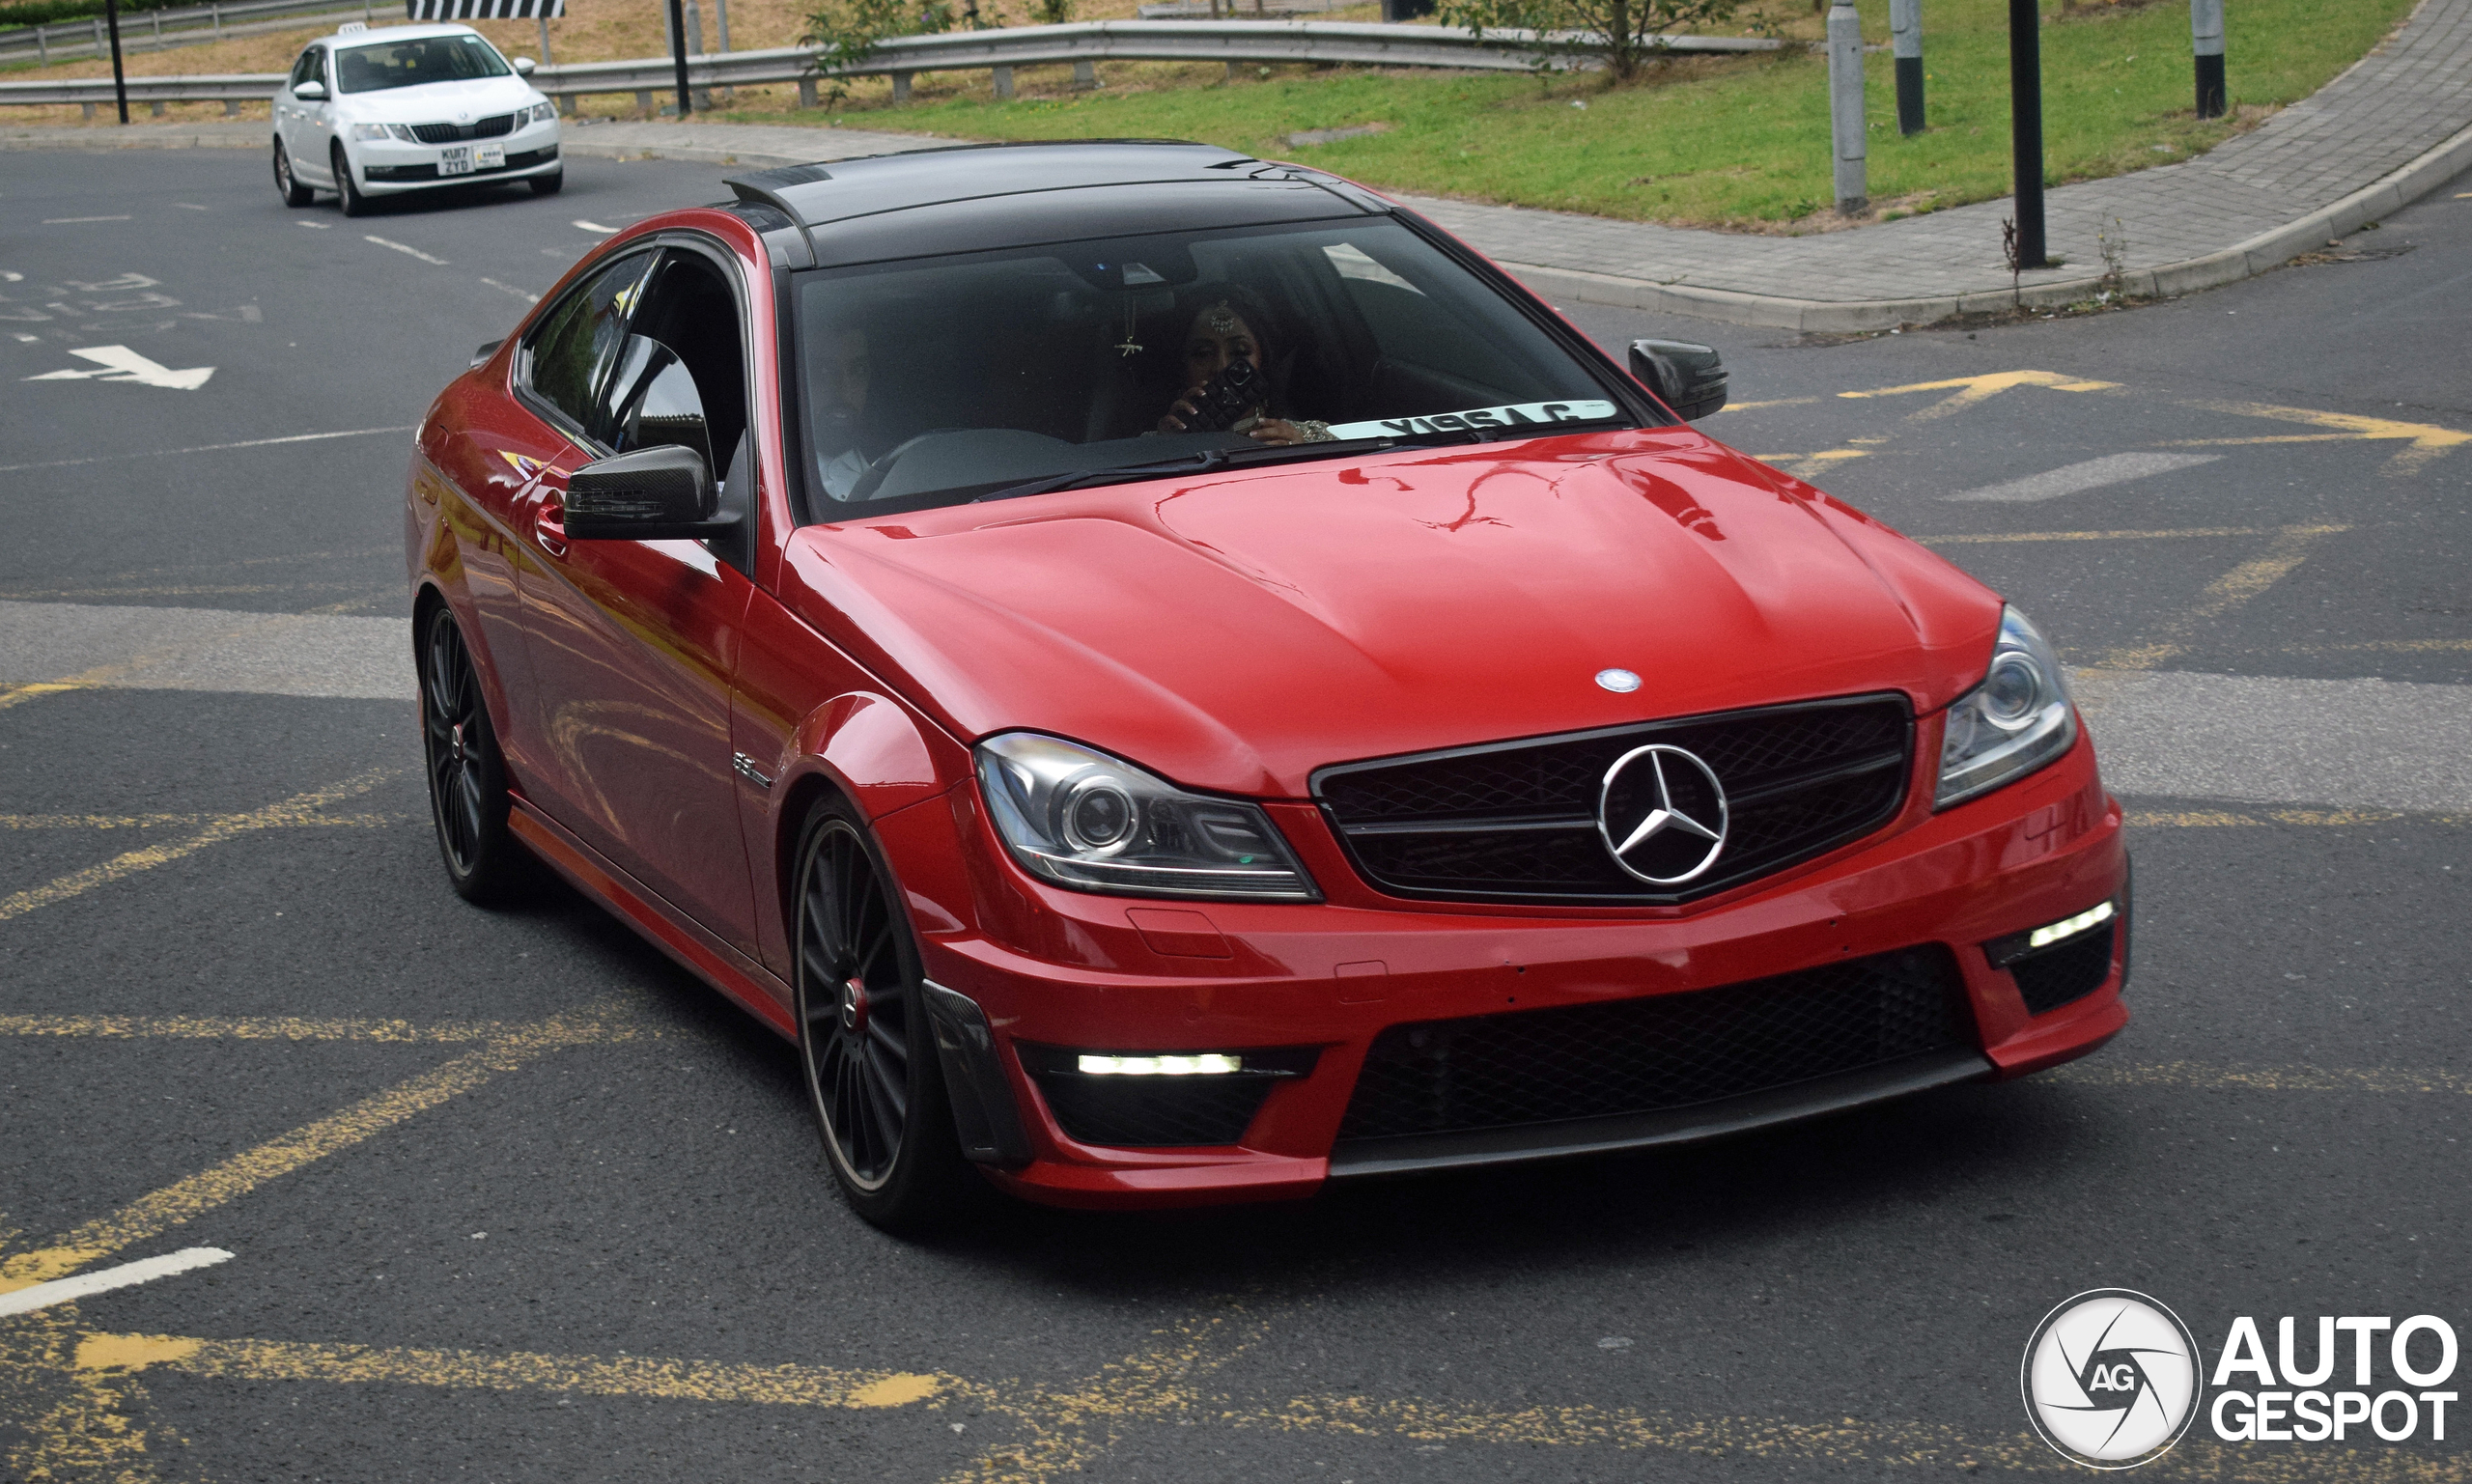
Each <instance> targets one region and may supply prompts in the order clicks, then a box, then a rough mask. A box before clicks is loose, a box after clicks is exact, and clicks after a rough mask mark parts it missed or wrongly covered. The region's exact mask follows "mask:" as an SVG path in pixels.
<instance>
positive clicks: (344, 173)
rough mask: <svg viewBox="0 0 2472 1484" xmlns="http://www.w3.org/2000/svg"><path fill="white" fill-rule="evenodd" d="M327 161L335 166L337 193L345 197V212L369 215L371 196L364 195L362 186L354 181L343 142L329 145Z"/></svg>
mask: <svg viewBox="0 0 2472 1484" xmlns="http://www.w3.org/2000/svg"><path fill="white" fill-rule="evenodd" d="M327 163H328V164H329V165H331V166H332V167H333V168H334V172H335V194H336V195H338V196H341V197H342V198H343V207H344V214H345V215H346V216H367V215H368V214H369V198H368V197H367V196H364V195H362V194H361V193H360V187H359V186H357V185H355V184H353V183H352V179H351V159H350V158H348V157H347V156H346V155H345V154H344V147H343V145H342V144H341V143H336V144H333V145H330V146H328V147H327Z"/></svg>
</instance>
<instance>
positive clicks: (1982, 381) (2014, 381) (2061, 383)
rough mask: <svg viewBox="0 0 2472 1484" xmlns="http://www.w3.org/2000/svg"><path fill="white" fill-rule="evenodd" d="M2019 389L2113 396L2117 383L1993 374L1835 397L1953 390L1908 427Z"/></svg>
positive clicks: (2044, 373)
mask: <svg viewBox="0 0 2472 1484" xmlns="http://www.w3.org/2000/svg"><path fill="white" fill-rule="evenodd" d="M2019 386H2042V387H2048V388H2050V389H2051V390H2053V391H2056V392H2116V391H2119V390H2120V389H2121V384H2120V383H2119V382H2118V381H2090V380H2088V379H2086V378H2083V377H2065V376H2061V375H2059V374H2058V373H2056V372H2050V371H1997V372H1993V373H1991V374H1990V375H1988V376H1980V377H1952V378H1950V379H1948V380H1946V381H1915V382H1911V383H1909V384H1907V385H1904V386H1883V387H1881V388H1879V389H1878V390H1876V391H1868V392H1839V393H1838V394H1837V395H1838V396H1840V397H1842V398H1846V399H1848V400H1854V401H1860V400H1862V399H1864V398H1869V397H1903V396H1908V395H1910V394H1912V393H1915V392H1944V391H1951V390H1952V389H1953V391H1954V395H1952V396H1950V397H1946V398H1943V399H1941V400H1940V401H1938V402H1935V403H1933V404H1932V405H1931V406H1927V407H1924V409H1923V410H1922V411H1920V412H1915V413H1911V414H1909V415H1908V416H1907V417H1906V421H1907V422H1910V423H1927V422H1931V421H1934V420H1936V419H1938V418H1943V417H1947V416H1950V415H1951V414H1952V413H1956V412H1962V411H1964V410H1965V409H1966V408H1968V407H1970V406H1974V405H1975V404H1977V403H1979V402H1985V401H1988V400H1989V399H1991V398H1993V397H1997V396H1999V395H2000V394H2001V393H2002V392H2005V391H2009V390H2010V389H2012V388H2014V387H2019Z"/></svg>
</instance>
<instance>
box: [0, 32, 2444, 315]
mask: <svg viewBox="0 0 2472 1484" xmlns="http://www.w3.org/2000/svg"><path fill="white" fill-rule="evenodd" d="M265 132H266V126H264V125H263V124H253V123H240V124H204V125H141V126H130V127H128V128H125V129H124V128H113V129H102V128H74V127H69V128H62V127H22V126H21V127H15V128H11V127H7V126H0V149H58V148H63V147H79V146H91V145H94V144H99V143H103V142H104V141H105V140H106V139H108V141H109V143H111V144H113V145H122V146H156V147H174V148H177V147H182V146H199V147H212V146H229V147H245V148H250V149H256V148H261V147H262V146H263V145H264V142H265V139H264V136H265ZM568 138H569V143H568V145H567V148H568V150H569V152H570V153H572V154H597V155H620V156H626V157H662V158H671V159H699V160H711V161H714V162H716V163H724V164H744V165H755V166H761V165H771V164H794V163H803V162H805V161H809V160H819V159H824V160H829V159H846V158H849V157H851V156H853V155H858V154H884V153H889V152H897V151H905V150H917V149H932V148H935V147H937V146H939V145H942V144H947V143H950V142H951V141H948V140H941V139H932V138H927V137H922V136H920V135H916V134H889V133H869V132H865V131H863V130H859V129H846V128H804V127H791V126H752V125H732V124H693V123H688V124H660V123H645V124H604V125H595V126H583V127H576V128H574V129H572V130H571V131H570V133H569V136H568ZM2467 168H2472V0H2422V4H2421V5H2420V7H2419V9H2417V10H2416V11H2414V12H2413V13H2412V15H2411V16H2410V18H2409V19H2407V20H2406V21H2405V22H2404V23H2403V24H2402V27H2400V28H2399V29H2398V30H2397V32H2396V34H2395V35H2394V36H2393V37H2391V38H2389V39H2388V40H2387V41H2386V42H2384V43H2382V44H2381V45H2379V46H2378V47H2377V48H2375V49H2374V50H2373V51H2372V52H2371V53H2370V54H2369V55H2368V56H2367V57H2364V58H2363V59H2361V61H2360V62H2359V63H2358V64H2357V65H2355V66H2354V67H2352V68H2351V69H2350V70H2347V71H2346V72H2344V73H2343V74H2342V75H2341V76H2339V77H2337V78H2336V79H2335V80H2334V81H2333V82H2330V83H2328V84H2327V85H2326V86H2325V87H2324V88H2322V89H2320V90H2319V91H2318V93H2317V94H2316V95H2315V96H2314V97H2311V98H2306V99H2303V100H2302V101H2300V102H2298V103H2295V104H2293V105H2291V106H2290V107H2289V108H2286V109H2284V110H2283V111H2282V112H2280V113H2278V114H2276V115H2275V116H2274V117H2273V118H2271V119H2269V120H2267V121H2266V122H2265V123H2264V124H2263V125H2261V126H2259V127H2258V128H2256V129H2253V130H2251V131H2250V132H2248V133H2246V134H2242V135H2239V136H2238V137H2236V138H2233V139H2231V140H2229V141H2226V142H2225V143H2224V144H2222V145H2221V146H2219V147H2217V148H2216V149H2214V150H2212V151H2211V152H2209V153H2207V154H2204V155H2202V156H2200V157H2198V158H2196V159H2192V160H2188V161H2186V162H2183V163H2180V164H2176V165H2163V166H2159V167H2157V168H2155V169H2151V170H2142V171H2138V172H2136V173H2135V174H2132V175H2125V176H2118V177H2114V178H2113V179H2110V180H2105V181H2090V182H2082V183H2079V184H2074V185H2064V186H2060V187H2057V188H2055V189H2053V190H2051V191H2049V192H2047V193H2046V196H2045V210H2046V213H2047V222H2048V229H2047V230H2048V237H2049V241H2050V244H2051V251H2052V252H2053V253H2054V254H2056V255H2058V257H2059V258H2060V259H2061V260H2062V266H2059V267H2057V268H2050V269H2044V270H2041V271H2037V272H2032V273H2028V274H2025V275H2024V278H2023V284H2022V298H2023V301H2024V302H2025V303H2027V304H2028V305H2048V304H2063V303H2069V302H2073V301H2075V300H2078V299H2083V298H2089V297H2092V296H2093V294H2095V293H2096V292H2097V291H2098V290H2099V289H2101V288H2103V287H2104V286H2105V281H2104V278H2103V274H2104V264H2103V261H2102V254H2101V248H2100V244H2099V242H2098V239H2097V238H2098V234H2108V235H2110V236H2112V237H2114V238H2119V239H2121V240H2122V241H2123V242H2124V243H2125V245H2126V256H2125V259H2124V261H2123V271H2122V273H2121V287H2123V288H2124V289H2125V290H2126V291H2127V292H2130V293H2132V294H2181V293H2189V292H2194V291H2196V290H2199V289H2205V288H2211V287H2213V286H2215V285H2218V284H2224V283H2230V282H2232V281H2233V280H2235V279H2239V278H2245V277H2248V276H2249V275H2251V274H2253V273H2261V272H2263V271H2265V270H2266V269H2268V268H2271V267H2273V266H2276V265H2278V264H2281V263H2284V262H2286V261H2288V260H2289V259H2290V258H2292V257H2294V256H2296V255H2298V254H2300V253H2303V252H2306V251H2309V250H2310V249H2312V248H2314V247H2318V246H2322V245H2323V244H2324V243H2325V242H2326V241H2327V240H2328V239H2329V238H2336V237H2341V236H2343V235H2345V234H2347V233H2349V232H2352V231H2354V230H2356V229H2357V228H2358V227H2360V226H2361V225H2362V224H2363V223H2365V222H2372V221H2376V220H2378V219H2380V218H2381V217H2383V216H2386V215H2388V214H2390V213H2392V212H2394V211H2396V210H2401V209H2402V207H2403V206H2405V205H2406V204H2408V203H2410V202H2412V201H2414V200H2417V199H2419V198H2420V197H2422V196H2425V195H2428V194H2430V192H2432V191H2435V190H2437V189H2438V188H2439V187H2441V186H2443V185H2445V184H2446V183H2447V182H2449V181H2451V180H2453V179H2455V178H2456V177H2457V176H2458V175H2460V174H2461V173H2463V172H2464V171H2465V170H2466V169H2467ZM1408 199H1409V200H1410V201H1411V202H1412V204H1414V205H1415V206H1416V207H1417V209H1418V210H1421V211H1423V212H1425V213H1426V214H1427V215H1429V216H1431V217H1432V218H1433V219H1434V220H1436V221H1438V222H1440V223H1442V224H1443V225H1444V226H1445V227H1447V228H1448V229H1450V230H1451V231H1452V232H1455V233H1457V234H1459V235H1460V236H1461V237H1462V238H1466V239H1467V240H1468V241H1470V242H1472V243H1474V244H1475V246H1476V247H1478V248H1479V249H1481V250H1482V251H1483V252H1485V253H1486V254H1488V255H1489V256H1491V257H1493V258H1494V259H1496V260H1497V261H1499V262H1501V263H1502V264H1503V265H1504V266H1507V267H1509V268H1511V269H1512V270H1513V271H1514V272H1516V273H1518V274H1519V275H1520V277H1522V278H1523V279H1525V280H1527V281H1528V282H1529V283H1530V284H1531V285H1533V286H1534V287H1535V288H1537V289H1538V290H1539V291H1540V292H1543V293H1547V294H1554V295H1555V296H1557V297H1558V298H1571V299H1577V300H1580V301H1583V302H1588V303H1600V304H1617V305H1622V306H1626V307H1631V308H1638V309H1648V310H1659V311H1663V312H1667V313H1675V314H1686V315H1695V316H1699V317H1701V318H1704V319H1713V320H1725V321H1730V322H1735V323H1745V324H1762V325H1774V326H1778V327H1782V328H1785V329H1798V330H1805V331H1813V332H1845V331H1857V330H1868V329H1885V328H1888V327H1890V326H1892V325H1896V324H1901V323H1902V324H1916V323H1928V322H1932V321H1935V320H1941V319H1946V318H1949V317H1950V316H1952V315H1956V314H1961V313H1969V312H1974V311H1983V310H1996V309H2001V308H2005V307H2007V306H2008V305H2009V304H2010V302H2011V301H2012V298H2011V296H2012V293H2017V292H2019V291H2018V290H2017V289H2014V288H2012V285H2011V283H2010V280H2009V272H2008V270H2007V268H2006V267H2005V266H2003V265H2002V263H2001V252H2000V241H2001V222H2002V220H2003V218H2005V217H2007V216H2008V215H2009V213H2010V210H2011V205H2010V203H2009V201H2008V200H2006V199H2002V200H1998V201H1985V202H1980V203H1978V204H1976V205H1974V206H1967V207H1957V208H1953V209H1952V210H1945V211H1934V212H1930V213H1928V214H1925V215H1922V216H1910V217H1905V218H1903V219H1900V220H1898V221H1894V222H1885V223H1880V224H1877V225H1873V226H1868V227H1861V228H1856V229H1853V230H1850V231H1844V232H1834V233H1827V234H1821V235H1815V236H1810V237H1799V238H1791V237H1760V236H1751V235H1743V234H1734V233H1721V232H1703V231H1698V230H1694V229H1691V228H1682V227H1661V226H1656V225H1653V224H1649V223H1644V222H1626V221H1613V220H1608V219H1606V218H1603V217H1595V216H1583V215H1577V214H1574V213H1570V212H1563V211H1538V210H1527V209H1525V208H1519V207H1500V206H1479V205H1475V204H1472V203H1469V202H1462V201H1445V200H1437V199H1430V198H1423V197H1410V198H1408Z"/></svg>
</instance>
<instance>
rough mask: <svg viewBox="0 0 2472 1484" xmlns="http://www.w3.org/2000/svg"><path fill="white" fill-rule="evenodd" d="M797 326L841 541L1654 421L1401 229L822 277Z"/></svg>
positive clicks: (809, 411)
mask: <svg viewBox="0 0 2472 1484" xmlns="http://www.w3.org/2000/svg"><path fill="white" fill-rule="evenodd" d="M797 314H798V334H799V343H800V348H801V378H802V381H803V386H802V388H801V404H802V406H803V409H804V415H805V432H806V446H807V448H808V450H809V451H810V455H811V458H810V462H809V469H808V474H809V477H810V479H811V481H812V487H813V489H814V491H815V498H814V499H813V500H812V501H811V513H812V514H813V516H814V517H815V518H817V519H822V520H831V519H836V518H847V517H849V516H854V515H862V514H863V515H874V514H882V513H886V512H891V511H899V510H917V509H923V508H926V507H929V506H936V505H950V504H958V503H960V502H963V501H966V500H973V499H981V498H986V497H989V496H991V495H1013V494H1027V493H1034V492H1038V491H1039V490H1050V489H1058V488H1063V487H1065V486H1067V485H1071V484H1076V483H1099V482H1105V481H1106V480H1107V479H1109V478H1110V471H1111V470H1122V471H1124V472H1122V473H1121V474H1117V475H1115V476H1113V477H1117V478H1136V477H1142V475H1141V474H1140V473H1137V472H1136V471H1137V470H1142V471H1147V472H1149V473H1162V472H1172V471H1173V470H1174V469H1175V468H1176V467H1179V466H1185V465H1191V466H1194V467H1207V466H1210V465H1212V464H1215V463H1220V462H1231V463H1241V462H1254V461H1257V460H1280V459H1309V458H1313V457H1315V456H1316V455H1317V454H1321V453H1328V454H1332V455H1337V454H1346V453H1360V452H1362V451H1363V450H1365V449H1366V448H1368V447H1378V446H1380V442H1382V441H1389V442H1436V441H1475V440H1480V439H1490V438H1502V437H1523V436H1529V435H1532V434H1535V433H1537V432H1540V431H1546V430H1551V429H1555V428H1561V427H1572V428H1576V427H1580V426H1586V425H1590V424H1594V425H1599V426H1619V425H1627V424H1629V423H1631V422H1632V421H1634V419H1633V417H1632V416H1631V414H1630V413H1629V412H1627V411H1626V410H1625V409H1624V407H1623V406H1621V405H1620V404H1618V403H1616V402H1615V401H1614V400H1613V398H1614V396H1615V394H1614V392H1613V391H1612V390H1611V389H1610V388H1609V387H1608V386H1607V385H1606V384H1605V382H1604V381H1603V380H1601V379H1600V378H1599V376H1598V374H1597V373H1596V372H1594V371H1592V370H1591V369H1590V368H1589V367H1588V366H1587V365H1586V364H1585V363H1584V362H1583V361H1582V360H1581V359H1580V358H1579V357H1578V356H1576V355H1574V354H1573V353H1572V352H1571V351H1570V350H1567V349H1565V348H1564V347H1563V346H1562V345H1560V344H1559V343H1558V341H1557V340H1556V339H1555V337H1554V336H1552V335H1551V334H1549V333H1548V332H1547V331H1546V330H1545V329H1544V328H1542V327H1541V326H1539V325H1538V324H1537V323H1536V322H1534V321H1532V320H1531V319H1530V318H1529V317H1528V316H1527V315H1525V314H1523V313H1522V312H1521V311H1520V310H1519V309H1518V308H1517V307H1516V306H1515V305H1513V304H1511V303H1510V302H1509V301H1508V300H1506V299H1505V298H1504V297H1503V295H1502V294H1499V293H1498V292H1496V291H1495V290H1494V289H1493V288H1492V287H1491V286H1489V285H1488V284H1486V283H1485V282H1484V281H1483V280H1481V279H1479V278H1477V277H1476V276H1475V274H1473V273H1471V272H1470V271H1468V270H1467V269H1466V268H1464V267H1462V266H1459V265H1458V264H1456V263H1454V262H1453V261H1452V260H1451V259H1450V258H1448V257H1447V256H1446V255H1445V254H1444V253H1442V252H1441V251H1439V250H1438V249H1436V248H1435V247H1433V246H1432V245H1431V244H1429V243H1427V242H1426V241H1425V240H1424V239H1422V238H1419V237H1418V236H1417V235H1416V234H1415V233H1413V232H1411V231H1409V230H1408V229H1407V228H1406V227H1404V226H1401V225H1400V224H1398V223H1397V222H1395V221H1391V220H1388V219H1381V218H1376V219H1371V220H1356V221H1350V222H1347V223H1344V224H1340V225H1334V224H1332V223H1329V222H1327V221H1325V222H1314V223H1309V224H1305V225H1299V226H1284V227H1272V228H1252V229H1240V230H1225V231H1215V232H1194V233H1179V234H1159V235H1151V236H1142V237H1131V238H1110V239H1100V240H1092V241H1085V242H1078V243H1073V244H1070V245H1067V246H1061V247H1059V246H1054V245H1048V246H1042V247H1036V248H1028V249H1021V250H1015V251H1009V252H997V253H974V254H969V255H960V256H955V257H951V258H943V259H934V260H927V261H917V260H913V261H910V262H904V263H895V264H882V265H876V266H865V267H857V268H843V269H833V270H823V271H816V272H810V273H807V274H804V275H801V283H800V286H799V293H798V297H797ZM1368 440H1379V441H1368ZM1162 465H1165V466H1166V467H1164V468H1163V467H1162Z"/></svg>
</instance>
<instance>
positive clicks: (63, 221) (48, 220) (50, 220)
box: [42, 216, 128, 227]
mask: <svg viewBox="0 0 2472 1484" xmlns="http://www.w3.org/2000/svg"><path fill="white" fill-rule="evenodd" d="M126 220H128V218H127V217H126V216H46V217H44V218H43V219H42V224H43V225H44V226H46V227H70V226H74V225H76V224H77V223H79V222H81V221H126Z"/></svg>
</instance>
